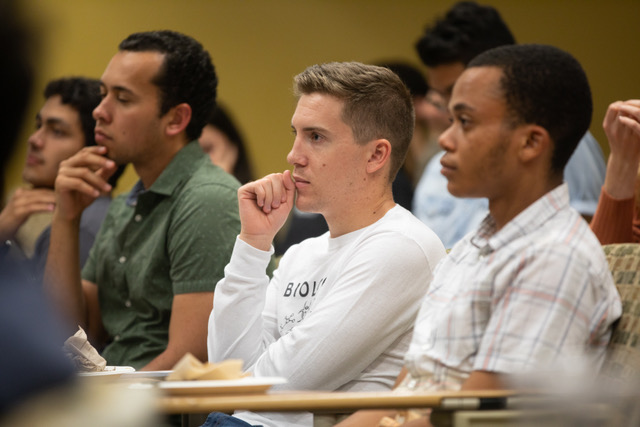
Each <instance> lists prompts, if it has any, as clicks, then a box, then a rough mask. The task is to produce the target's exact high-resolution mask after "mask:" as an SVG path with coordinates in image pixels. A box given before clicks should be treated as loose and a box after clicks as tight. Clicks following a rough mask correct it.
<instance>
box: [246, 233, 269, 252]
mask: <svg viewBox="0 0 640 427" xmlns="http://www.w3.org/2000/svg"><path fill="white" fill-rule="evenodd" d="M238 238H239V239H240V240H242V241H243V242H245V243H246V244H248V245H250V246H253V247H254V248H256V249H259V250H261V251H265V252H268V251H269V250H271V244H272V243H273V238H269V237H268V236H257V235H253V234H247V233H243V232H240V235H238Z"/></svg>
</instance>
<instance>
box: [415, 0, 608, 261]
mask: <svg viewBox="0 0 640 427" xmlns="http://www.w3.org/2000/svg"><path fill="white" fill-rule="evenodd" d="M515 43H516V40H515V38H514V36H513V34H512V33H511V31H510V30H509V28H508V26H507V24H506V23H505V22H504V21H503V19H502V17H501V16H500V13H499V12H498V11H497V10H496V9H495V8H493V7H491V6H484V5H479V4H477V3H475V2H470V1H463V2H459V3H456V4H455V5H454V6H453V7H452V8H451V9H450V10H449V11H448V12H447V13H446V14H445V16H444V17H443V18H441V19H438V20H437V21H436V22H435V23H434V24H433V25H431V26H428V27H427V28H426V30H425V32H424V33H423V35H422V36H421V38H420V39H419V40H418V42H417V43H416V50H417V51H418V54H419V55H420V59H421V60H422V62H423V63H424V65H425V66H426V73H427V80H428V83H429V87H430V96H429V97H428V99H431V100H432V101H433V100H435V101H433V102H435V104H436V105H437V106H438V107H439V108H441V109H446V107H447V103H448V102H449V98H450V97H451V91H452V89H453V85H454V83H455V82H456V80H457V79H458V77H459V76H460V75H461V74H462V72H463V71H464V69H465V67H466V65H467V63H469V62H470V61H471V60H472V59H473V58H474V57H475V56H477V55H478V54H480V53H482V52H484V51H486V50H488V49H491V48H493V47H498V46H502V45H510V44H515ZM442 154H443V153H439V154H436V155H435V156H434V157H433V158H432V159H431V160H430V161H429V163H428V164H427V166H426V168H425V170H424V172H423V174H422V176H421V178H420V181H419V182H418V184H417V187H416V190H415V193H414V198H413V207H412V212H413V214H414V215H416V216H417V217H418V218H419V219H420V220H421V221H423V222H424V223H425V224H427V225H428V226H429V227H430V228H431V229H432V230H433V231H434V232H435V233H436V234H437V235H438V237H440V239H441V240H442V242H443V243H444V245H445V247H447V248H452V247H453V246H454V245H455V243H456V242H458V241H459V240H460V239H461V238H462V237H463V236H464V235H466V234H467V233H468V232H469V231H471V230H474V229H475V228H476V227H477V226H478V224H479V223H480V221H481V220H482V219H483V218H484V217H485V215H486V214H487V212H488V202H487V199H485V198H457V197H454V196H452V195H451V194H450V193H449V192H448V191H447V187H446V186H447V180H446V179H445V178H444V177H443V176H442V175H441V174H440V168H441V166H440V159H441V157H442ZM605 170H606V166H605V162H604V156H603V154H602V150H601V148H600V145H599V144H598V141H596V139H595V138H594V137H593V135H591V133H589V132H587V133H586V134H585V135H584V137H583V138H582V140H581V141H580V144H579V145H578V147H577V149H576V150H575V152H574V154H573V156H572V157H571V159H570V160H569V163H568V164H567V166H566V167H565V170H564V180H565V181H566V182H567V183H568V184H569V196H570V203H571V206H573V207H574V208H575V209H576V210H577V211H578V212H580V213H581V214H582V215H583V217H585V219H587V220H590V219H591V217H592V216H593V214H594V212H595V210H596V206H597V204H598V197H599V195H600V189H601V187H602V185H603V183H604V176H605Z"/></svg>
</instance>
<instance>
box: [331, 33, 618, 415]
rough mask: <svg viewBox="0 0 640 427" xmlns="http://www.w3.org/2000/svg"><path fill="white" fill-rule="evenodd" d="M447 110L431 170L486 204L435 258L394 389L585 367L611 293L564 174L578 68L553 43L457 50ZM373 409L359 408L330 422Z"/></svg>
mask: <svg viewBox="0 0 640 427" xmlns="http://www.w3.org/2000/svg"><path fill="white" fill-rule="evenodd" d="M449 110H450V112H451V114H452V118H453V120H452V124H451V126H450V127H449V128H448V129H447V130H446V131H445V132H444V133H443V134H442V136H441V137H440V141H439V143H440V146H441V147H442V148H443V149H444V150H445V155H444V156H443V158H442V160H441V164H442V171H441V172H442V174H443V175H444V176H445V177H446V178H447V180H448V190H449V191H450V192H451V193H452V194H453V195H455V196H457V197H487V198H488V199H489V215H488V216H487V217H486V218H485V219H484V221H483V222H482V223H481V224H480V226H479V228H478V229H477V230H476V231H474V232H471V233H470V234H468V235H467V236H466V237H465V238H463V239H462V240H461V241H460V242H459V243H457V244H456V245H455V246H454V247H453V249H452V251H451V252H450V254H449V255H448V256H447V257H446V258H445V259H443V260H442V261H441V262H440V263H439V264H438V266H437V267H436V270H435V272H434V280H433V282H432V284H431V286H430V288H429V292H428V293H427V295H426V297H425V299H424V302H423V304H422V307H421V309H420V313H419V315H418V318H417V320H416V326H415V331H414V335H413V339H412V343H411V346H410V349H409V351H408V352H407V354H406V356H405V368H404V370H403V373H402V374H401V382H400V384H399V386H398V389H400V390H421V391H425V390H443V389H453V390H457V389H466V390H471V389H478V390H479V389H494V388H504V387H506V386H513V383H511V380H512V379H513V378H514V377H515V376H517V375H519V374H523V373H531V372H534V373H541V372H560V373H564V372H566V369H567V368H568V367H570V368H571V369H574V368H575V367H576V366H582V367H585V366H588V367H589V368H590V370H589V372H593V371H594V369H597V368H598V367H599V366H600V365H601V363H602V361H603V358H604V355H605V350H606V346H607V343H608V342H609V339H610V336H611V325H612V323H613V322H614V321H615V320H616V319H617V318H618V317H619V316H620V314H621V305H620V300H619V297H618V293H617V291H616V288H615V286H614V284H613V281H612V279H611V275H610V273H609V269H608V265H607V262H606V260H605V258H604V254H603V251H602V249H601V246H600V244H599V242H598V240H597V239H596V237H595V236H594V235H593V233H592V232H591V230H590V229H589V226H588V224H587V223H586V222H585V221H584V220H583V219H582V218H581V216H580V214H579V213H578V212H577V211H576V210H574V209H573V208H571V207H570V206H569V192H568V188H567V185H566V183H563V178H562V173H563V169H564V167H565V165H566V163H567V161H568V159H569V157H570V156H571V154H572V153H573V150H574V149H575V147H576V145H577V144H578V141H579V140H580V138H581V137H582V135H584V133H585V132H586V130H587V128H588V127H589V123H590V121H591V114H592V101H591V92H590V89H589V84H588V81H587V77H586V75H585V73H584V71H583V70H582V67H581V66H580V64H579V63H578V62H577V61H576V60H575V59H574V58H573V57H572V56H571V55H569V54H568V53H566V52H563V51H561V50H559V49H557V48H554V47H551V46H544V45H519V46H503V47H498V48H495V49H491V50H489V51H486V52H485V53H483V54H480V55H479V56H477V57H476V58H475V59H474V60H472V61H471V62H470V63H469V65H468V67H467V69H466V70H465V71H464V73H463V74H462V75H461V77H460V78H459V79H458V81H457V82H456V84H455V86H454V88H453V93H452V97H451V101H450V103H449ZM403 375H404V377H403ZM384 415H391V414H387V413H384V412H382V411H379V412H359V413H357V414H356V415H354V416H352V417H350V418H349V419H348V420H346V421H345V422H344V423H342V424H340V426H341V427H342V426H345V427H346V426H360V425H377V424H376V420H378V419H380V418H381V417H382V416H384ZM406 425H407V426H409V425H411V426H418V425H428V420H427V418H426V417H422V418H420V419H418V420H415V421H412V422H410V423H406Z"/></svg>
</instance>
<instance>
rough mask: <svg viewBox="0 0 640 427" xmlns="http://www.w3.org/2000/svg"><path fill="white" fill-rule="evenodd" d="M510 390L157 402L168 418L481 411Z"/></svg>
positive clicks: (283, 394) (180, 398)
mask: <svg viewBox="0 0 640 427" xmlns="http://www.w3.org/2000/svg"><path fill="white" fill-rule="evenodd" d="M515 394H516V392H514V391H509V390H491V391H466V392H463V391H452V392H437V393H393V392H307V391H299V392H294V391H286V392H285V391H281V392H279V391H274V392H268V393H264V394H232V395H192V396H167V395H163V396H161V397H160V398H159V399H158V405H159V409H160V410H161V411H162V412H164V413H167V414H189V413H191V414H197V413H209V412H213V411H217V412H233V411H235V410H248V411H273V412H287V411H308V412H316V413H318V412H350V411H355V410H358V409H403V408H440V409H446V410H458V409H481V408H482V407H483V406H484V407H487V406H489V407H499V406H500V404H501V403H502V404H503V406H502V407H504V406H505V405H506V401H507V398H508V397H510V396H514V395H515Z"/></svg>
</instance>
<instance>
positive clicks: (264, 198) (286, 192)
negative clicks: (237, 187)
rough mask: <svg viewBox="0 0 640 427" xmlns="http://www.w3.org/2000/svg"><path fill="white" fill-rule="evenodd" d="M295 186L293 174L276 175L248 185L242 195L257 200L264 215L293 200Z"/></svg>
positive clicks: (286, 172) (243, 189)
mask: <svg viewBox="0 0 640 427" xmlns="http://www.w3.org/2000/svg"><path fill="white" fill-rule="evenodd" d="M294 192H295V184H294V183H293V180H292V179H291V172H290V171H285V172H284V173H274V174H271V175H267V176H266V177H264V178H262V179H259V180H257V181H254V182H251V183H249V184H246V185H245V186H244V187H243V188H242V189H241V193H242V194H244V196H245V197H248V198H253V199H255V203H256V204H257V205H258V207H259V208H260V209H262V211H263V212H264V213H270V212H271V211H272V210H274V209H278V208H279V207H280V206H281V205H282V204H284V203H286V202H287V201H291V200H292V199H293V195H294Z"/></svg>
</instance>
